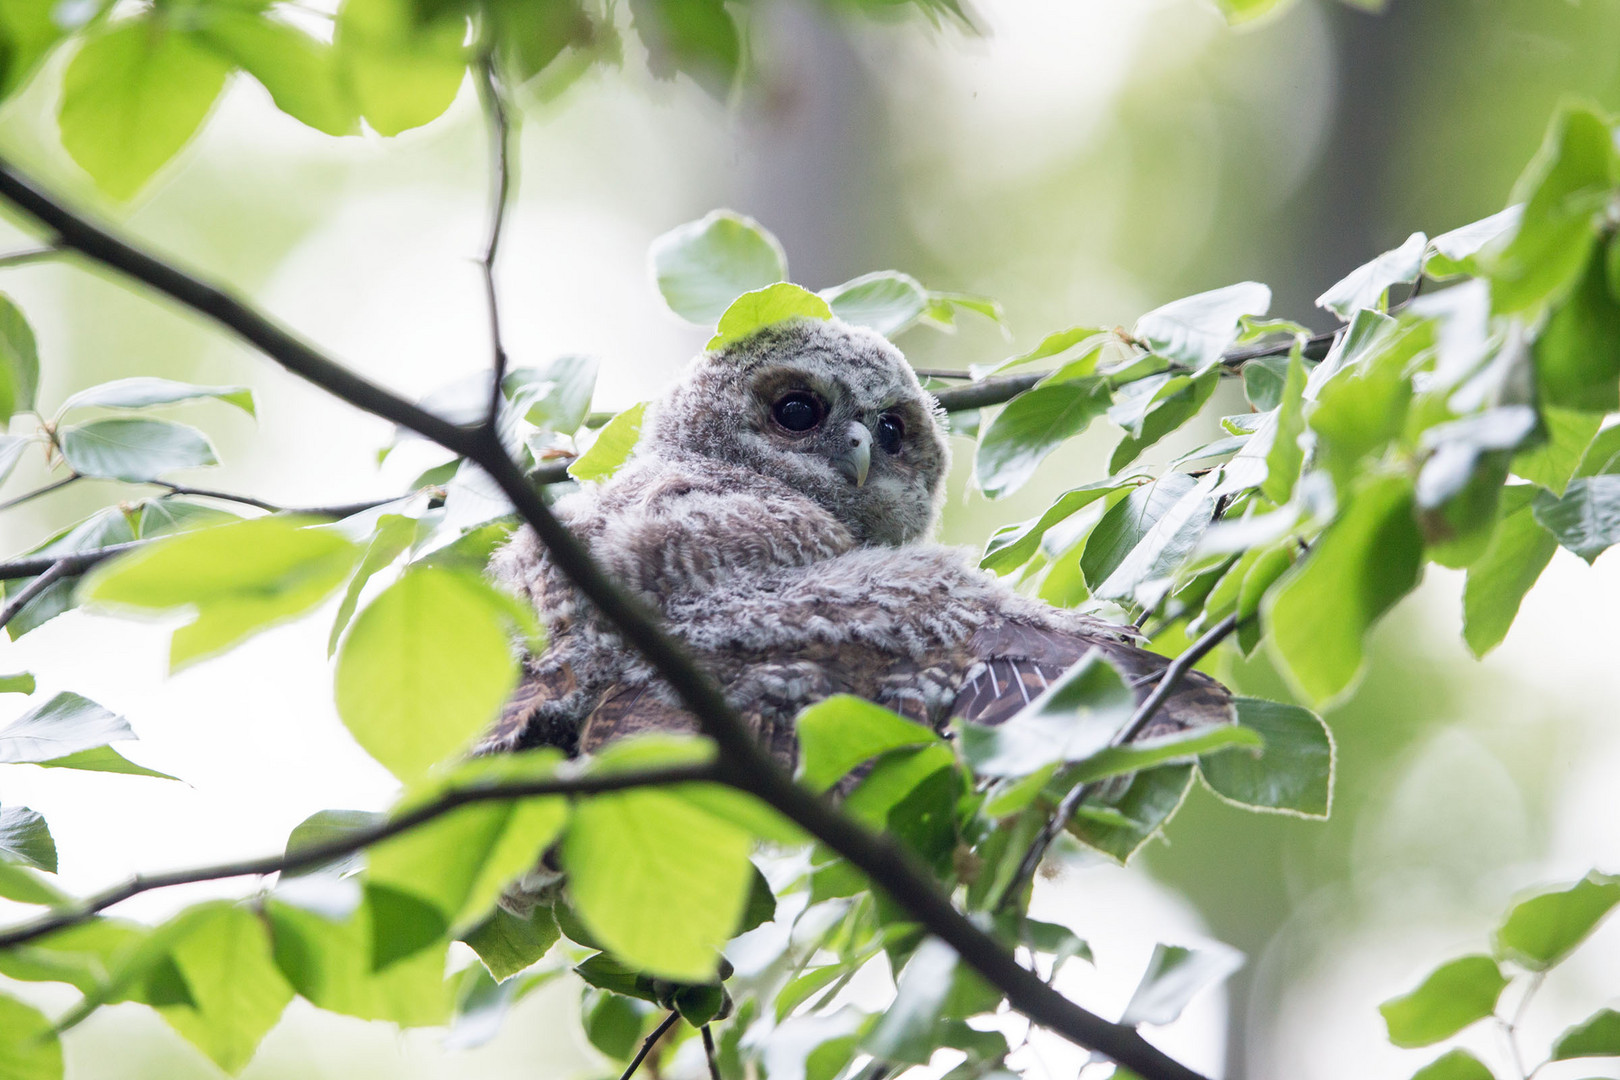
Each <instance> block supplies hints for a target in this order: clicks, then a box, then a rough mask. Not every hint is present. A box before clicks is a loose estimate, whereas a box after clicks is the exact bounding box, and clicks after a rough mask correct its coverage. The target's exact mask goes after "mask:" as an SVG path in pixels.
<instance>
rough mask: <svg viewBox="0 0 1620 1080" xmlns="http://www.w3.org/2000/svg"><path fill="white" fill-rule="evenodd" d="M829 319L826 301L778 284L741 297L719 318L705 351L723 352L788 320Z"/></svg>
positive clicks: (787, 285)
mask: <svg viewBox="0 0 1620 1080" xmlns="http://www.w3.org/2000/svg"><path fill="white" fill-rule="evenodd" d="M801 318H803V319H830V318H832V308H830V307H828V306H827V301H825V300H823V299H822V298H821V297H819V296H817V295H816V294H815V293H813V292H810V291H808V290H806V289H801V288H800V287H799V286H797V285H791V284H789V283H788V282H785V281H782V282H778V283H777V284H775V285H767V286H765V287H764V288H763V289H755V290H754V291H753V292H746V293H743V294H742V295H741V296H739V297H737V299H735V300H733V301H732V302H731V306H730V307H728V308H726V310H725V313H724V314H722V315H721V316H720V325H719V326H718V327H716V331H717V332H716V333H715V335H714V337H712V338H710V339H709V343H708V345H706V346H705V348H707V349H709V350H710V351H711V352H712V351H713V350H715V349H723V348H725V347H726V346H728V345H732V344H735V343H736V342H739V341H741V340H742V339H744V338H746V337H749V336H750V335H752V334H754V333H755V332H757V331H760V330H763V329H765V328H766V327H768V326H775V325H776V324H777V323H781V322H787V321H789V320H790V319H801Z"/></svg>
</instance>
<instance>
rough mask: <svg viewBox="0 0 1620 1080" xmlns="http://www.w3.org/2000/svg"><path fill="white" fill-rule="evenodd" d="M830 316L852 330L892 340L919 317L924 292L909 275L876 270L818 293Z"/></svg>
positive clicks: (925, 293)
mask: <svg viewBox="0 0 1620 1080" xmlns="http://www.w3.org/2000/svg"><path fill="white" fill-rule="evenodd" d="M821 298H822V299H823V300H825V301H827V304H828V306H830V307H831V308H832V313H833V314H834V315H836V316H838V317H839V318H840V319H842V320H844V321H845V322H847V323H849V324H850V325H852V326H865V327H869V328H871V329H873V330H876V331H877V332H878V333H880V334H882V335H884V336H885V337H893V336H894V335H896V334H898V333H899V332H900V331H902V330H904V329H905V328H906V327H908V326H910V325H911V324H912V323H914V322H916V321H917V319H918V318H919V317H920V316H921V315H922V313H923V308H924V306H925V305H926V304H927V302H928V290H926V289H924V288H923V287H922V286H921V285H920V284H918V282H917V279H916V278H914V277H912V276H911V275H910V274H902V273H900V272H899V271H897V270H880V271H878V272H877V273H873V274H862V275H861V276H860V277H858V278H853V279H851V280H849V281H846V282H844V283H843V284H842V285H835V286H833V287H832V288H830V289H823V290H822V291H821Z"/></svg>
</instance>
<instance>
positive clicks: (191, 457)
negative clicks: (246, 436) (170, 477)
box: [60, 419, 219, 483]
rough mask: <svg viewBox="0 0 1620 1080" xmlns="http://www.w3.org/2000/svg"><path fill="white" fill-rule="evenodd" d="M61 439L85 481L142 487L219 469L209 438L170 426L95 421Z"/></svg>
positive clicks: (153, 422) (64, 433) (67, 431)
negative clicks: (183, 473) (182, 473)
mask: <svg viewBox="0 0 1620 1080" xmlns="http://www.w3.org/2000/svg"><path fill="white" fill-rule="evenodd" d="M60 435H61V446H62V456H63V457H64V458H66V459H67V463H68V464H69V465H71V466H73V471H74V472H76V473H78V474H79V475H81V476H102V477H107V478H108V479H112V480H128V481H131V482H136V483H139V482H144V481H147V480H155V479H156V478H158V477H160V476H162V475H163V474H164V473H167V472H173V471H174V470H175V469H194V468H197V467H199V466H203V465H217V464H218V463H219V459H218V458H216V457H215V456H214V447H213V445H212V444H211V443H210V442H209V441H208V436H206V435H204V434H203V433H202V432H200V431H198V430H197V429H196V428H193V427H187V426H186V425H184V424H175V423H171V422H169V421H167V420H138V419H129V420H123V419H119V420H92V421H91V422H90V423H88V424H75V425H73V426H71V427H66V428H63V429H62V431H61V433H60Z"/></svg>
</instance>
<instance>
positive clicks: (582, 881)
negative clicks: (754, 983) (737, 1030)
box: [562, 788, 753, 982]
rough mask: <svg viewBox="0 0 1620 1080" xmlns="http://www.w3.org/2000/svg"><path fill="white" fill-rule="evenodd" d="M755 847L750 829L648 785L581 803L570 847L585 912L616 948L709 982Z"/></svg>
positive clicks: (670, 973) (650, 966)
mask: <svg viewBox="0 0 1620 1080" xmlns="http://www.w3.org/2000/svg"><path fill="white" fill-rule="evenodd" d="M751 846H752V837H751V836H750V835H749V833H748V832H747V831H746V830H744V829H741V828H738V827H737V826H736V825H734V824H733V823H731V822H730V821H727V820H724V819H721V818H718V817H715V816H714V815H713V814H710V813H708V812H707V811H704V810H701V809H699V808H697V807H696V806H694V805H693V804H691V803H689V802H687V801H685V800H683V799H681V798H679V797H677V796H675V795H673V794H671V793H669V792H665V791H659V790H656V789H652V788H648V789H642V790H635V791H627V792H624V793H621V794H614V795H601V796H597V797H596V798H593V799H590V800H587V801H585V802H583V803H581V804H580V805H579V806H578V807H577V808H576V809H575V811H574V820H573V823H572V824H571V825H570V826H569V828H568V834H567V837H566V838H565V840H564V842H563V849H562V850H563V862H564V865H565V866H566V867H567V870H568V888H569V893H570V895H571V896H572V897H573V899H574V903H575V905H576V908H577V910H578V912H579V914H580V916H581V917H582V918H583V919H584V920H585V923H586V925H587V926H588V927H589V929H590V930H591V932H592V933H593V934H595V935H596V936H597V937H599V938H600V939H601V940H602V942H603V944H605V945H606V946H607V947H608V948H610V949H612V950H613V952H614V954H615V955H617V956H619V957H622V958H623V959H624V960H626V961H628V962H630V963H632V964H634V965H636V967H638V968H640V969H642V970H644V971H647V972H648V973H650V974H653V975H657V976H660V977H662V978H666V979H676V980H680V981H683V982H708V981H709V980H711V979H713V978H714V974H715V968H716V965H717V964H718V962H719V958H720V953H719V950H720V946H721V945H723V944H724V943H725V942H726V941H727V939H729V938H730V936H731V933H732V931H733V929H734V928H735V927H736V925H737V920H738V917H739V916H740V915H741V914H742V911H743V907H744V904H745V903H746V901H747V898H748V883H749V881H750V879H751V877H752V874H753V871H752V864H750V863H749V861H748V852H749V848H750V847H751Z"/></svg>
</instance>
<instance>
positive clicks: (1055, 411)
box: [973, 379, 1108, 499]
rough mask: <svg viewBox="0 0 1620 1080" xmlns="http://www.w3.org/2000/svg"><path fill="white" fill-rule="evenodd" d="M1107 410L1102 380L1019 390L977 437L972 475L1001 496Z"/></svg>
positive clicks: (993, 495) (985, 489)
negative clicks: (978, 437) (1021, 391)
mask: <svg viewBox="0 0 1620 1080" xmlns="http://www.w3.org/2000/svg"><path fill="white" fill-rule="evenodd" d="M1107 410H1108V384H1107V382H1105V381H1104V380H1102V379H1081V380H1078V381H1075V382H1060V383H1049V384H1047V385H1045V386H1037V387H1035V389H1033V390H1030V391H1027V392H1025V393H1022V394H1019V395H1018V396H1017V397H1015V398H1013V399H1012V400H1011V401H1010V402H1008V403H1007V405H1006V407H1005V408H1003V409H1002V410H1001V412H999V413H997V414H996V418H995V419H994V420H992V421H991V422H990V426H989V427H988V428H987V429H985V431H984V433H983V435H982V436H981V437H980V439H979V451H978V453H977V455H975V457H974V459H973V475H974V476H975V477H976V478H977V480H978V484H979V489H980V490H981V491H983V492H984V493H985V495H987V496H988V497H990V498H992V499H995V498H1000V497H1001V496H1003V495H1006V494H1008V493H1010V492H1012V491H1015V490H1017V489H1018V488H1020V487H1022V486H1023V485H1024V483H1025V482H1026V481H1028V480H1029V478H1030V477H1031V476H1033V475H1035V468H1036V466H1038V465H1039V464H1040V463H1041V462H1042V461H1043V460H1045V458H1046V455H1048V454H1050V453H1051V452H1052V451H1053V450H1056V449H1057V448H1058V445H1059V444H1060V443H1062V442H1063V441H1064V440H1066V439H1071V438H1073V437H1074V436H1076V435H1078V434H1080V433H1081V432H1082V431H1084V430H1085V429H1086V428H1087V426H1089V425H1090V423H1091V422H1092V421H1093V420H1095V419H1096V418H1097V417H1099V416H1101V415H1102V414H1103V413H1105V412H1106V411H1107Z"/></svg>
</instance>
